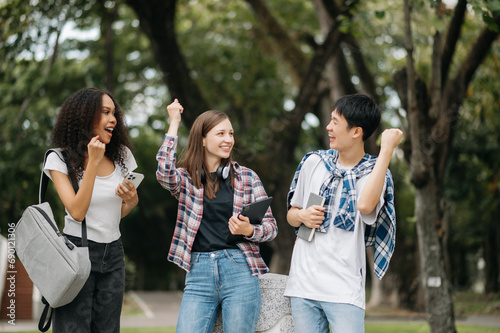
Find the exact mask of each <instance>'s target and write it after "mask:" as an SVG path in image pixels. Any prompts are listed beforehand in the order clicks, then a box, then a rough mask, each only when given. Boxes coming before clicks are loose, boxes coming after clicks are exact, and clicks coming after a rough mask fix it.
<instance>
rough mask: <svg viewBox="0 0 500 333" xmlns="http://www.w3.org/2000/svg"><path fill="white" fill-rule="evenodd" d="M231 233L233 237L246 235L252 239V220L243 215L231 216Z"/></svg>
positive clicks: (229, 223)
mask: <svg viewBox="0 0 500 333" xmlns="http://www.w3.org/2000/svg"><path fill="white" fill-rule="evenodd" d="M228 225H229V231H230V232H231V233H232V234H233V235H244V236H247V237H251V236H252V235H253V232H254V228H253V225H251V224H250V219H249V218H248V217H246V216H243V215H241V214H240V215H238V216H237V215H234V216H231V218H230V219H229V222H228Z"/></svg>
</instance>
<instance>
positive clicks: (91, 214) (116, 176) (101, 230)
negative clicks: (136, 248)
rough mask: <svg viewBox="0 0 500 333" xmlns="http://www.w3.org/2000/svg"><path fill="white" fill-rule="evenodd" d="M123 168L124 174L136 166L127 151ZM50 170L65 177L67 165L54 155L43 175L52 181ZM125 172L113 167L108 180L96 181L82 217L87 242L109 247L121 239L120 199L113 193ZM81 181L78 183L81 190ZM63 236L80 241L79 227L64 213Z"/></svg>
mask: <svg viewBox="0 0 500 333" xmlns="http://www.w3.org/2000/svg"><path fill="white" fill-rule="evenodd" d="M125 156H126V157H125V160H124V162H125V166H126V167H127V169H128V170H127V171H133V170H134V169H135V168H137V163H136V161H135V159H134V156H133V155H132V152H131V151H130V149H128V148H126V155H125ZM49 170H55V171H59V172H62V173H64V174H66V175H67V174H68V168H67V166H66V163H64V161H62V160H61V159H60V158H59V156H58V155H57V154H55V153H52V154H50V155H49V156H48V157H47V161H46V163H45V168H44V169H43V171H44V172H45V174H46V175H47V176H49V178H50V179H52V177H51V175H50V172H49ZM124 176H125V171H122V169H121V167H120V165H118V164H116V163H115V170H114V171H113V173H111V174H110V175H109V176H105V177H99V176H97V177H96V180H95V183H94V191H93V192H92V198H91V200H90V206H89V209H88V211H87V214H86V215H85V219H86V222H87V238H88V239H89V240H92V241H94V242H98V243H111V242H113V241H115V240H117V239H118V238H120V220H121V208H122V199H121V198H120V197H119V196H118V195H116V193H115V190H116V187H117V186H118V184H119V183H121V182H122V181H123V177H124ZM81 184H82V180H81V179H80V180H79V181H78V185H79V186H81ZM63 232H64V233H65V234H67V235H71V236H76V237H82V225H81V223H80V222H78V221H76V220H74V219H73V217H71V215H70V214H69V213H68V210H66V217H65V225H64V230H63Z"/></svg>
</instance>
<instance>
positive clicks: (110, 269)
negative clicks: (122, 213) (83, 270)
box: [52, 236, 125, 333]
mask: <svg viewBox="0 0 500 333" xmlns="http://www.w3.org/2000/svg"><path fill="white" fill-rule="evenodd" d="M67 237H68V239H69V240H71V241H72V242H73V243H74V244H75V245H76V246H81V239H80V238H77V237H73V236H67ZM89 255H90V263H91V271H90V276H89V278H88V280H87V282H85V284H84V285H83V288H82V290H81V291H80V293H79V294H78V295H77V296H76V298H75V299H74V300H73V301H72V302H71V303H69V304H67V305H64V306H61V307H59V308H55V309H54V317H53V318H52V328H53V330H52V332H54V333H60V332H61V333H62V332H64V333H67V332H72V333H88V332H92V333H96V332H102V333H104V332H105V333H119V332H120V314H121V311H122V303H123V287H124V281H125V262H124V260H123V258H124V252H123V245H122V242H121V239H118V240H116V241H114V242H111V243H108V244H105V243H96V242H92V241H90V240H89Z"/></svg>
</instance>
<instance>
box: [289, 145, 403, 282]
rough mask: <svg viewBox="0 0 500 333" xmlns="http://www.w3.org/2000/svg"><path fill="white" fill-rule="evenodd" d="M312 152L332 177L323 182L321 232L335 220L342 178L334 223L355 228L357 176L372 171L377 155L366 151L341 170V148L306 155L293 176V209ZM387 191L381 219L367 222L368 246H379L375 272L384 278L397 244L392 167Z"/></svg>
mask: <svg viewBox="0 0 500 333" xmlns="http://www.w3.org/2000/svg"><path fill="white" fill-rule="evenodd" d="M312 154H316V155H318V156H319V157H320V158H321V159H322V160H323V162H324V164H325V167H326V168H327V170H328V171H329V172H330V174H331V175H330V177H329V178H328V179H327V180H325V182H323V185H322V186H321V189H320V192H319V195H321V196H323V197H325V208H326V209H325V220H324V221H323V224H321V226H320V227H319V231H320V232H326V231H327V230H328V227H329V226H330V224H331V223H332V211H333V209H334V207H333V205H334V197H335V192H336V190H337V187H338V185H339V184H340V181H342V182H343V188H342V197H341V198H340V205H339V209H338V213H337V215H336V216H335V217H333V225H334V226H335V227H337V228H340V229H343V230H347V231H354V219H355V216H356V210H355V208H356V187H355V183H356V180H357V179H360V178H361V177H363V176H365V175H367V174H369V173H371V171H372V170H373V167H374V166H375V162H376V161H377V158H376V157H375V156H371V155H368V154H366V155H365V156H364V157H363V158H362V159H361V161H360V162H359V163H358V164H357V165H356V166H355V167H353V168H352V169H351V170H349V171H345V170H340V169H338V168H337V166H336V165H337V160H338V151H336V150H333V149H330V150H317V151H313V152H310V153H308V154H306V155H305V156H304V158H303V159H302V161H301V162H300V164H299V166H298V167H297V171H296V172H295V175H294V177H293V180H292V183H291V185H290V190H289V192H288V197H287V204H288V209H290V202H291V200H292V197H293V194H294V192H295V188H296V186H297V181H298V179H299V174H300V171H301V169H302V165H303V164H304V162H305V160H306V159H307V158H308V157H309V156H311V155H312ZM385 178H386V179H385V180H386V190H385V193H384V200H385V202H384V206H383V207H382V208H381V210H380V212H379V215H378V217H377V221H376V222H375V223H374V224H373V225H366V229H365V245H366V247H370V246H375V259H374V272H375V275H376V276H377V277H378V278H379V279H381V278H382V277H383V276H384V274H385V272H386V271H387V268H388V267H389V262H390V260H391V257H392V254H393V253H394V247H395V244H396V212H395V209H394V184H393V182H392V175H391V172H390V171H389V170H387V172H386V177H385Z"/></svg>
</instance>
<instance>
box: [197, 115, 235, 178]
mask: <svg viewBox="0 0 500 333" xmlns="http://www.w3.org/2000/svg"><path fill="white" fill-rule="evenodd" d="M203 146H204V147H205V162H206V164H207V165H208V166H215V169H217V167H218V166H219V165H220V163H221V160H222V159H227V158H229V156H230V154H231V150H232V149H233V146H234V130H233V126H232V125H231V121H230V120H229V119H227V118H226V119H224V120H223V121H221V122H220V123H218V124H217V125H215V126H214V127H213V128H212V129H211V130H210V131H209V132H208V133H207V135H206V136H205V137H204V138H203ZM210 171H211V172H214V171H215V170H210Z"/></svg>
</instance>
